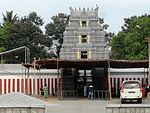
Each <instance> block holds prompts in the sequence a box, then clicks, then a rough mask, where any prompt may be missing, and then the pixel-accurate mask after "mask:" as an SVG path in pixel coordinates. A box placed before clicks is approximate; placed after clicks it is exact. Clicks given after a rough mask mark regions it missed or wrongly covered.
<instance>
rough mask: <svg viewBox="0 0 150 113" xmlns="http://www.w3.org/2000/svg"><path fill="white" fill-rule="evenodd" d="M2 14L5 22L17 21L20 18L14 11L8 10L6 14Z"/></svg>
mask: <svg viewBox="0 0 150 113" xmlns="http://www.w3.org/2000/svg"><path fill="white" fill-rule="evenodd" d="M2 15H3V21H4V23H15V22H16V21H17V19H18V16H17V14H15V15H14V16H13V11H6V15H4V14H2Z"/></svg>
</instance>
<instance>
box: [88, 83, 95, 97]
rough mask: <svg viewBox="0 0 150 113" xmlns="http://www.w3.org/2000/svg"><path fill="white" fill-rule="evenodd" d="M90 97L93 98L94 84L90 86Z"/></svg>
mask: <svg viewBox="0 0 150 113" xmlns="http://www.w3.org/2000/svg"><path fill="white" fill-rule="evenodd" d="M88 91H89V92H88V99H91V100H93V93H94V87H93V86H92V85H90V86H89V88H88Z"/></svg>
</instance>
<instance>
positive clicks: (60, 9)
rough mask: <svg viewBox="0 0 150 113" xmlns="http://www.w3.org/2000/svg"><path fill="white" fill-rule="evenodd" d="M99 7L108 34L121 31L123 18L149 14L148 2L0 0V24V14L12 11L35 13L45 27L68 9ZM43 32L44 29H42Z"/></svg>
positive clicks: (148, 0)
mask: <svg viewBox="0 0 150 113" xmlns="http://www.w3.org/2000/svg"><path fill="white" fill-rule="evenodd" d="M96 5H98V7H99V17H100V18H104V23H105V24H108V25H109V28H108V30H107V31H108V32H114V33H117V32H118V31H121V26H123V24H124V18H129V17H131V16H141V15H143V14H146V13H147V14H150V7H149V5H150V0H0V23H2V22H3V21H2V18H3V16H2V13H3V14H6V11H11V10H13V13H14V14H17V15H18V16H19V17H23V16H27V15H28V14H29V13H31V12H32V11H35V12H36V13H37V14H38V15H39V16H41V18H42V19H43V20H44V22H45V24H44V25H46V24H47V23H49V22H50V21H51V17H52V16H54V15H56V14H58V13H65V14H68V15H69V14H70V10H69V7H72V8H73V9H75V7H76V8H77V9H79V7H80V8H81V9H83V8H88V7H89V8H90V9H91V8H96ZM42 29H43V30H44V27H43V28H42Z"/></svg>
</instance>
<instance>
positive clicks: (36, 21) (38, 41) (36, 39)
mask: <svg viewBox="0 0 150 113" xmlns="http://www.w3.org/2000/svg"><path fill="white" fill-rule="evenodd" d="M32 14H33V15H34V16H33V15H32ZM32 17H33V18H32ZM42 24H43V20H42V19H41V18H40V17H39V16H37V14H36V13H35V12H34V13H30V14H29V16H24V17H22V18H21V19H18V21H17V22H15V23H13V24H11V28H10V30H9V35H8V36H7V50H11V49H14V48H18V47H21V46H26V47H28V48H29V49H30V52H31V60H33V59H34V57H36V58H45V57H49V54H48V53H47V48H49V47H51V39H50V38H49V37H48V36H46V35H44V34H43V32H42V30H41V29H40V25H42ZM46 47H47V48H46ZM45 48H46V49H45ZM15 56H16V54H15ZM15 56H13V57H12V58H11V59H8V60H9V62H13V63H16V62H17V63H20V62H24V53H23V54H17V60H16V61H15V62H14V59H16V58H15Z"/></svg>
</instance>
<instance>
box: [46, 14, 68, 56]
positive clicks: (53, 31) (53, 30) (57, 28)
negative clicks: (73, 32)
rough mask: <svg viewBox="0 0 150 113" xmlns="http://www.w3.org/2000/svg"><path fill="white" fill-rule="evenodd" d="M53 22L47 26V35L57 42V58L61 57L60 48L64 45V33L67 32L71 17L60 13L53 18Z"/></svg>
mask: <svg viewBox="0 0 150 113" xmlns="http://www.w3.org/2000/svg"><path fill="white" fill-rule="evenodd" d="M51 19H52V22H50V23H48V24H47V25H46V26H45V29H46V34H47V35H48V36H50V37H51V38H52V40H57V42H58V44H57V47H56V48H57V56H55V57H59V52H60V48H61V46H62V43H63V32H64V31H65V28H66V25H67V24H68V21H69V16H68V15H66V14H62V13H59V14H58V15H56V16H53V17H52V18H51Z"/></svg>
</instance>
